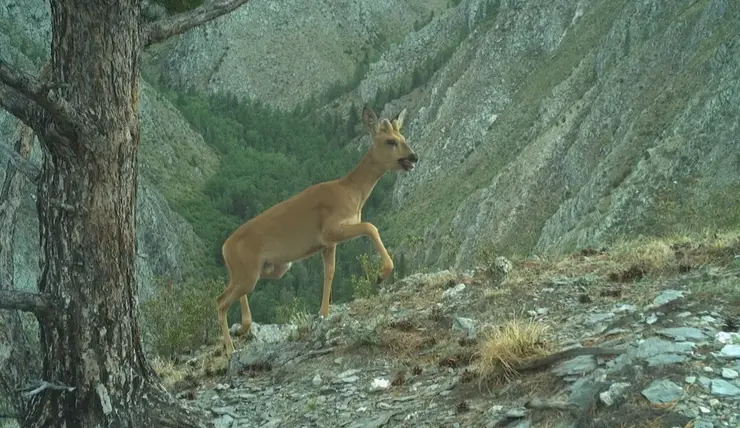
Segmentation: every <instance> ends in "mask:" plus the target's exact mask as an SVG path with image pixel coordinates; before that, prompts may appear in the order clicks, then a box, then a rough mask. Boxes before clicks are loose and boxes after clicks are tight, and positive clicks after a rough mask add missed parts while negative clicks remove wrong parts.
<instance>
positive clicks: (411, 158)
mask: <svg viewBox="0 0 740 428" xmlns="http://www.w3.org/2000/svg"><path fill="white" fill-rule="evenodd" d="M407 159H408V160H410V161H411V162H418V161H419V156H417V155H416V153H411V154H410V155H409V157H408V158H407Z"/></svg>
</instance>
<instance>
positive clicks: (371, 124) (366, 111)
mask: <svg viewBox="0 0 740 428" xmlns="http://www.w3.org/2000/svg"><path fill="white" fill-rule="evenodd" d="M362 123H363V124H365V127H366V128H367V129H368V130H369V131H370V132H371V133H374V132H375V127H376V126H377V125H378V116H376V115H375V112H374V111H373V109H371V108H370V106H368V105H367V104H365V107H363V108H362Z"/></svg>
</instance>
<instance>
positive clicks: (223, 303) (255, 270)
mask: <svg viewBox="0 0 740 428" xmlns="http://www.w3.org/2000/svg"><path fill="white" fill-rule="evenodd" d="M226 265H227V267H229V276H230V279H229V285H228V287H226V290H224V292H223V293H221V295H220V296H218V298H216V304H217V306H218V308H217V310H218V320H219V326H220V328H221V334H222V336H223V341H224V347H225V348H226V354H227V357H228V358H229V359H231V354H233V352H234V351H235V349H234V343H233V341H232V340H231V335H230V334H229V326H228V324H227V320H226V312H227V311H228V310H229V307H231V305H232V304H233V303H235V302H236V301H237V300H239V302H240V304H241V307H242V324H241V326H240V327H239V331H238V332H237V334H244V333H245V332H248V331H249V330H250V329H251V327H252V314H251V312H250V310H249V303H248V302H247V294H248V293H251V292H252V290H254V286H255V285H256V284H257V280H258V279H259V265H260V263H259V259H257V258H256V257H253V258H252V260H248V261H247V260H245V261H244V263H242V264H239V265H238V268H230V264H229V263H228V262H227V263H226Z"/></svg>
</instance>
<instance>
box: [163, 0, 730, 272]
mask: <svg viewBox="0 0 740 428" xmlns="http://www.w3.org/2000/svg"><path fill="white" fill-rule="evenodd" d="M320 4H322V3H321V2H317V3H316V4H312V5H311V6H303V7H305V8H309V7H310V8H311V9H312V10H318V9H316V8H319V6H318V5H320ZM447 6H449V7H447V8H444V9H435V14H434V16H433V18H432V19H431V20H430V21H429V22H426V21H423V20H422V21H420V22H425V23H426V25H423V26H421V27H419V26H416V31H409V32H408V33H406V34H405V35H401V34H400V33H399V34H397V37H396V38H395V41H396V43H392V44H390V46H389V47H388V49H386V50H385V51H383V52H382V53H381V54H380V56H379V57H377V58H371V59H370V64H369V67H368V68H367V71H366V72H365V73H364V74H362V75H361V77H362V78H361V80H360V82H359V84H358V85H357V87H356V88H355V89H352V90H350V91H349V92H347V93H344V94H343V95H339V96H338V97H337V98H335V99H334V100H333V101H332V102H331V103H329V104H328V105H326V106H325V107H324V108H323V110H325V111H328V112H333V113H335V114H338V115H339V116H340V117H344V118H346V117H347V116H346V115H347V114H348V111H349V110H350V109H349V107H350V105H351V104H354V105H360V104H362V103H366V102H370V103H372V102H374V101H377V100H381V102H384V101H388V103H387V104H385V108H384V114H393V113H395V112H397V111H399V110H400V109H401V108H403V107H407V108H409V114H408V116H407V117H408V119H407V125H406V131H405V132H406V135H407V137H408V140H409V142H410V143H411V144H412V145H413V146H414V147H415V149H416V150H417V151H418V152H419V153H420V154H421V156H422V161H421V162H420V163H419V165H418V168H416V169H415V170H414V171H413V173H411V174H404V175H402V176H401V177H400V178H399V180H398V182H397V185H396V188H395V190H394V194H393V198H394V207H395V210H394V212H393V213H391V214H390V215H389V218H388V221H387V222H386V223H387V225H388V230H387V231H384V233H385V236H387V238H386V239H385V240H386V241H387V242H388V245H389V246H390V247H392V248H393V249H394V250H395V251H396V253H397V254H399V253H401V252H403V253H404V254H405V255H407V256H410V257H407V260H411V261H413V264H414V266H415V267H436V268H445V267H447V266H450V265H452V266H457V267H465V266H469V265H470V264H472V263H475V261H476V260H485V259H486V258H487V257H489V255H490V254H522V253H528V252H530V251H537V252H559V251H567V250H571V249H574V248H578V247H583V246H598V245H602V244H604V243H607V242H611V241H613V240H615V239H618V238H620V237H621V236H623V235H628V236H629V235H636V234H640V233H657V234H671V233H680V232H682V231H685V230H699V229H701V228H706V227H709V228H712V227H718V228H723V227H732V226H735V225H737V224H738V221H740V218H738V216H737V212H740V209H739V208H740V198H739V197H738V196H737V195H738V190H739V189H740V178H739V177H740V176H738V175H737V174H735V173H734V171H735V170H737V168H738V167H739V166H740V151H738V147H739V146H738V144H736V143H737V142H738V137H737V135H738V119H737V118H738V117H740V115H739V114H738V111H737V106H738V105H740V103H738V102H737V100H738V99H739V98H740V86H738V83H737V82H738V81H740V79H738V73H740V48H738V46H740V44H738V43H737V37H738V36H737V33H736V32H735V31H733V29H734V28H737V27H738V25H740V6H739V5H738V3H737V2H731V1H727V0H700V1H695V0H679V1H676V2H662V1H655V0H640V1H624V0H620V1H616V2H611V1H606V0H583V1H579V2H568V1H553V2H549V3H547V4H544V3H541V2H535V1H527V0H522V1H516V2H511V1H499V0H465V1H461V2H454V4H453V3H449V4H447ZM250 7H253V8H254V15H253V16H252V17H251V18H247V15H248V14H247V12H250V11H251V9H245V10H244V11H242V12H240V14H239V15H236V16H235V17H234V18H233V19H234V20H238V22H242V21H241V20H246V19H253V20H255V21H250V22H257V21H256V20H257V19H258V17H260V16H262V15H261V13H262V12H260V10H262V9H259V8H264V9H265V10H267V9H269V8H278V6H275V5H273V4H272V3H264V4H262V5H261V6H259V7H258V3H255V4H253V5H250ZM291 7H299V6H296V5H294V4H293V3H290V2H288V3H285V4H284V5H283V4H281V6H279V11H278V10H277V9H275V11H273V15H271V16H282V15H281V14H283V13H288V12H287V11H288V10H289V9H290V8H291ZM342 7H344V6H342ZM357 7H360V6H357ZM361 7H369V6H367V5H363V6H361ZM405 7H406V6H403V7H401V8H400V9H399V7H398V6H397V10H401V9H403V8H405ZM409 7H410V6H409ZM431 7H432V6H430V8H431ZM336 10H337V11H338V10H344V12H343V14H342V15H334V14H327V16H331V17H334V16H342V17H345V19H347V20H348V21H349V22H357V19H358V18H357V17H358V16H365V15H360V14H359V12H357V13H354V12H350V11H349V9H347V10H345V9H342V8H339V7H338V8H337V9H336ZM353 10H354V9H353ZM409 10H411V9H409ZM383 12H384V13H385V10H383ZM399 13H400V12H399ZM424 13H426V12H424ZM422 15H423V14H422ZM383 16H387V17H390V16H395V15H394V14H384V15H383ZM404 16H406V15H404ZM430 16H431V15H430ZM421 18H423V16H421V15H420V18H419V19H421ZM230 19H232V18H224V20H223V21H219V22H217V23H214V24H212V25H209V26H206V27H204V29H202V30H199V32H194V33H192V34H190V35H188V36H187V37H184V38H182V39H181V40H179V41H178V42H177V43H178V45H177V47H176V48H175V49H173V50H171V51H168V52H170V53H166V54H165V53H163V54H161V55H162V58H164V59H160V60H159V61H160V63H164V64H169V65H167V66H166V67H165V69H166V70H167V71H168V73H171V74H173V75H176V76H179V77H177V79H179V81H183V82H185V81H186V82H194V83H195V84H196V85H197V86H198V87H201V88H205V89H207V90H211V91H222V90H226V91H235V92H237V93H239V94H244V95H249V96H252V97H257V98H259V99H262V100H264V101H265V102H274V103H277V105H280V106H282V107H285V108H291V107H295V105H296V104H297V103H300V101H302V100H305V99H306V97H308V96H309V94H311V92H310V91H308V92H306V91H304V88H305V87H304V86H303V85H304V84H303V83H299V82H305V81H311V82H314V83H315V84H316V87H317V88H321V89H322V90H323V88H326V87H327V86H326V85H328V84H329V82H333V81H335V80H336V77H337V76H338V75H339V74H341V73H340V72H339V71H337V70H340V69H341V67H339V66H335V65H333V66H328V65H326V64H324V65H322V66H321V67H319V66H318V65H317V66H316V68H314V67H313V65H311V66H307V65H306V64H305V62H306V61H305V59H304V57H303V56H300V57H299V60H297V61H296V62H295V63H291V62H284V61H290V58H295V56H291V57H285V58H283V57H282V56H281V55H282V54H278V53H277V51H279V49H277V48H276V49H272V50H271V51H270V52H271V54H270V55H269V58H270V60H269V62H268V61H267V60H266V59H265V58H267V56H266V55H260V54H259V53H261V52H265V50H264V49H263V48H258V49H254V52H255V53H254V55H255V57H254V60H250V61H244V60H236V59H234V58H236V56H237V55H236V54H235V53H234V51H233V49H232V48H229V49H227V48H225V47H224V48H223V49H224V52H227V51H228V53H222V54H220V55H221V56H220V57H219V58H224V59H223V64H233V63H234V61H241V62H239V64H242V66H245V67H247V68H245V70H249V71H248V72H247V71H243V72H242V71H237V68H235V67H236V66H228V67H226V68H224V69H223V70H221V69H220V68H219V69H218V70H216V69H217V68H218V67H221V65H218V64H220V62H218V61H217V60H216V59H215V58H216V57H217V56H218V55H216V56H213V55H212V53H211V52H210V50H209V53H208V54H202V55H199V54H197V52H198V50H197V49H195V48H194V47H192V46H197V45H201V44H203V43H205V42H204V40H206V38H208V37H210V38H211V39H208V40H229V41H230V42H229V43H232V44H233V43H234V40H245V44H249V45H253V44H254V43H257V41H258V40H263V39H264V40H268V41H269V43H273V42H272V41H273V40H276V38H279V37H283V36H280V35H269V36H268V35H267V34H268V31H267V30H265V28H270V27H269V26H265V25H263V26H257V28H255V27H254V26H247V25H241V26H240V25H236V24H234V23H233V22H232V21H230ZM325 19H330V18H325ZM331 19H333V18H331ZM389 19H390V18H389ZM394 19H395V18H394ZM398 19H401V18H398ZM404 19H405V18H404ZM408 20H411V18H410V17H409V18H408ZM305 21H306V22H314V21H313V20H308V19H307V20H305ZM303 22H304V20H291V21H290V25H293V26H295V28H299V26H301V25H304V24H302V23H303ZM317 22H320V21H317ZM323 22H325V21H323ZM305 25H308V24H305ZM321 25H323V24H321ZM247 27H249V29H247ZM300 28H301V29H302V31H303V30H305V31H308V33H307V34H314V30H313V29H311V30H309V29H308V27H305V28H304V27H300ZM312 28H313V27H312ZM332 28H335V27H332ZM336 28H345V27H336ZM348 28H359V26H358V25H355V24H353V25H348ZM248 31H250V32H257V31H264V32H265V35H264V36H261V37H257V36H255V35H254V34H253V33H249V34H250V36H246V35H244V33H245V32H248ZM327 31H328V30H327ZM332 31H334V30H332ZM336 31H339V30H336ZM270 34H271V33H270ZM362 34H364V35H363V36H362V37H358V38H356V39H355V38H350V40H353V41H354V40H359V39H364V38H367V37H370V36H367V34H370V33H367V34H365V33H362ZM366 36H367V37H366ZM285 37H287V36H285ZM309 39H311V40H312V43H319V42H318V41H316V40H317V39H318V37H317V38H309ZM330 39H331V40H334V39H333V36H330ZM246 41H248V42H246ZM275 43H277V42H275ZM226 44H227V43H226V42H224V45H226ZM275 46H277V44H276V45H275ZM299 46H303V45H299ZM337 46H338V45H337ZM342 46H344V45H342ZM168 49H169V48H168ZM301 49H302V48H301ZM352 49H354V48H352ZM355 51H356V49H355V50H353V52H355ZM183 52H189V53H190V54H191V55H192V58H190V57H188V55H187V54H184V53H183ZM250 52H252V51H251V50H250ZM322 52H323V50H322ZM327 52H328V51H327ZM244 55H246V54H244ZM250 55H251V54H250ZM310 55H312V56H311V58H316V59H315V61H317V62H319V63H320V62H321V61H324V60H323V59H322V58H326V57H325V56H323V54H315V53H310ZM348 55H349V54H348ZM350 56H351V55H350ZM250 58H252V57H250ZM330 58H333V59H334V60H333V61H334V62H333V63H336V64H338V63H340V62H341V61H343V60H340V59H341V58H349V56H342V55H339V56H331V57H330ZM163 61H164V62H163ZM268 63H269V64H273V63H274V64H286V65H285V66H284V67H283V66H281V67H283V68H284V69H286V70H288V69H292V67H293V66H294V65H295V64H301V67H300V69H301V70H302V73H303V75H305V76H308V75H307V74H305V73H306V72H305V71H303V70H306V69H307V70H313V71H315V70H319V69H321V70H322V71H321V73H319V74H320V76H317V75H314V74H313V71H311V72H310V73H312V74H311V76H312V77H311V79H313V80H311V79H298V78H294V77H284V76H283V74H282V72H281V74H280V75H279V76H278V77H279V78H277V79H274V82H277V83H270V85H274V86H280V88H279V89H277V88H275V87H270V88H272V89H269V90H267V92H264V93H263V92H261V91H262V89H255V88H254V86H255V84H254V83H251V82H254V81H263V77H262V76H263V75H262V74H261V73H262V72H261V71H259V70H256V71H255V70H253V69H251V68H249V67H251V66H252V64H263V65H265V64H268ZM172 64H179V65H177V66H176V67H175V66H173V65H172ZM245 64H246V65H245ZM347 64H349V63H347ZM173 67H174V68H173ZM260 67H262V66H260ZM337 67H339V68H337ZM351 69H352V67H351V66H350V65H348V66H347V67H345V68H344V69H343V70H344V73H345V76H346V75H348V74H346V73H350V72H351ZM202 70H210V71H208V72H206V71H202ZM212 70H216V71H212ZM260 70H261V69H260ZM337 73H339V74H337ZM245 74H249V75H250V76H254V77H249V78H247V77H244V76H245ZM203 76H207V78H206V77H203ZM326 76H329V77H326ZM325 77H326V78H325ZM249 79H253V80H249ZM248 80H249V82H250V83H246V82H247V81H248ZM235 88H238V89H235ZM350 89H351V88H350ZM268 93H269V95H268ZM313 95H316V96H318V95H320V91H315V92H313ZM273 100H274V101H273ZM365 140H366V137H364V136H363V137H361V138H358V139H357V140H356V141H354V142H352V143H353V144H358V145H359V146H360V147H362V144H363V143H364V141H365ZM422 242H424V243H428V242H432V243H433V244H431V245H428V244H424V245H421V243H422Z"/></svg>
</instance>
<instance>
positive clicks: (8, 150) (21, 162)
mask: <svg viewBox="0 0 740 428" xmlns="http://www.w3.org/2000/svg"><path fill="white" fill-rule="evenodd" d="M0 154H3V155H5V156H6V157H7V158H8V160H9V161H10V164H11V165H12V166H13V167H14V168H15V169H17V170H18V171H19V172H20V173H21V174H23V175H25V176H26V178H28V179H29V180H30V181H31V183H33V184H36V183H38V181H39V175H41V170H40V169H39V167H37V166H36V165H34V164H33V163H32V162H31V161H29V160H27V159H25V158H24V157H23V156H21V155H20V153H18V152H16V151H15V150H13V148H12V147H10V146H9V145H7V144H0Z"/></svg>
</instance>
